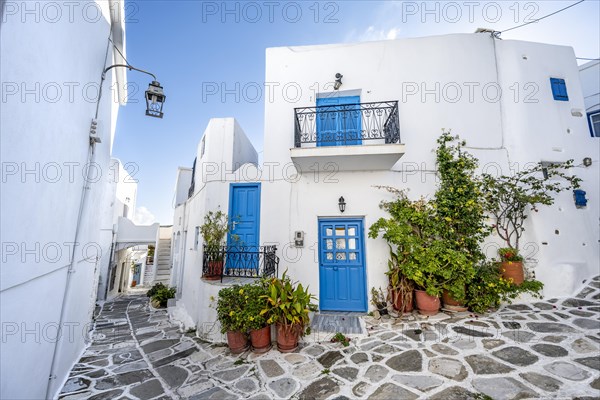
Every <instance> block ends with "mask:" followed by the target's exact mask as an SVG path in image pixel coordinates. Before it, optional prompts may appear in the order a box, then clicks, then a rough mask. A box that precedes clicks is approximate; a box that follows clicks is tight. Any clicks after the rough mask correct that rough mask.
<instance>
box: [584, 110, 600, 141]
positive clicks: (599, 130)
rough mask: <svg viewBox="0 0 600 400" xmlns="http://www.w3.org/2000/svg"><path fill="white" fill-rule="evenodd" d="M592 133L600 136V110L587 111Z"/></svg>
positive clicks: (593, 135) (594, 135)
mask: <svg viewBox="0 0 600 400" xmlns="http://www.w3.org/2000/svg"><path fill="white" fill-rule="evenodd" d="M587 117H588V125H589V127H590V135H592V137H600V110H596V111H591V112H589V113H587Z"/></svg>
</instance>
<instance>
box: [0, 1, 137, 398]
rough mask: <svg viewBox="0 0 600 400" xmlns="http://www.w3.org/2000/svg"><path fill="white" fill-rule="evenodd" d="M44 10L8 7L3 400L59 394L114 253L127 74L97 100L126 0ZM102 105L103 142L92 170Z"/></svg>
mask: <svg viewBox="0 0 600 400" xmlns="http://www.w3.org/2000/svg"><path fill="white" fill-rule="evenodd" d="M36 4H37V5H36ZM36 4H33V3H31V4H29V3H28V4H27V5H26V4H25V3H16V2H12V3H11V4H8V2H3V3H2V5H1V6H2V7H4V9H3V22H2V27H1V31H2V35H1V39H0V46H1V48H2V58H1V61H0V63H1V67H0V74H1V82H2V96H3V99H2V119H1V120H0V125H1V128H0V130H1V131H2V145H1V148H2V150H1V152H2V195H1V196H2V201H1V203H2V206H1V207H2V212H1V214H2V223H1V225H2V228H1V231H2V272H1V274H2V275H1V276H2V279H1V280H0V303H1V308H2V311H1V313H0V314H1V322H2V344H1V347H2V350H1V352H0V353H1V371H2V372H1V374H2V375H1V379H0V381H1V388H0V397H2V398H7V399H8V398H10V399H41V398H53V397H56V396H57V391H58V390H59V389H60V388H61V387H62V385H63V383H64V381H65V380H66V378H67V374H68V372H69V370H70V368H71V366H72V365H73V363H74V362H75V361H76V360H77V359H78V358H79V355H80V353H81V352H82V351H83V349H84V347H85V345H86V338H87V334H88V332H89V330H90V328H91V325H90V322H91V320H92V319H91V317H92V312H93V310H94V304H95V301H96V294H97V290H98V285H99V276H100V271H101V270H105V269H106V268H107V267H108V262H109V257H110V249H111V242H112V232H113V203H114V195H115V188H114V180H115V173H116V171H115V170H114V168H112V167H113V166H114V164H112V163H111V158H110V154H111V147H112V143H113V138H114V130H115V125H116V120H117V112H118V109H119V106H120V104H121V102H123V101H124V98H125V91H124V88H126V83H127V82H126V80H125V78H126V75H125V71H123V70H121V71H117V70H112V71H111V72H109V73H108V74H107V76H106V80H105V81H104V84H103V89H104V95H103V96H102V97H101V99H100V101H99V103H98V88H99V86H100V80H101V73H102V71H103V69H104V68H105V67H106V66H109V65H111V64H113V63H121V62H122V57H121V56H120V55H119V53H118V52H117V51H116V49H115V47H116V48H118V49H119V50H120V51H121V52H122V53H123V54H125V46H124V43H125V31H124V22H123V16H124V12H123V2H122V1H120V0H118V1H111V2H106V1H97V2H94V1H90V2H87V3H85V4H78V5H76V6H75V7H76V8H75V11H77V12H74V13H73V18H72V19H70V18H69V9H68V8H67V7H68V5H64V7H65V8H63V9H61V10H60V11H61V15H62V18H59V19H58V20H56V19H54V16H53V17H52V21H50V20H49V19H48V18H40V15H39V11H38V14H37V16H36V11H35V9H36V7H37V9H38V10H40V9H41V7H42V5H43V4H41V3H36ZM56 5H57V6H58V7H62V6H61V5H59V4H58V3H56ZM71 6H73V5H71ZM77 6H78V7H79V8H77ZM20 7H28V9H29V10H34V11H33V12H31V11H30V12H29V13H25V12H24V10H22V9H20ZM81 7H86V8H87V9H89V11H90V14H88V15H91V16H94V17H93V18H92V17H88V15H85V14H82V12H81ZM53 15H54V14H53ZM109 34H110V35H111V37H112V39H113V42H114V47H113V46H112V45H109V44H110V43H109V41H108V38H109ZM97 104H98V110H97V122H98V124H97V129H96V131H97V134H98V136H99V137H100V139H101V142H100V143H96V145H95V146H94V151H93V156H92V158H91V160H92V161H91V162H90V158H88V156H89V154H90V153H89V152H90V148H91V147H92V146H90V138H89V135H90V124H91V121H92V119H93V118H94V117H95V115H96V106H97ZM89 169H93V171H92V172H90V173H89V175H88V170H89ZM86 175H87V176H89V177H90V178H89V182H90V183H89V184H88V185H87V189H85V190H84V189H83V188H84V181H85V178H86ZM83 191H86V192H87V194H86V195H85V196H82V192H83ZM83 197H85V201H82V198H83ZM82 203H83V204H84V206H83V207H82V210H81V211H82V213H81V217H80V218H78V215H79V209H80V204H82ZM78 221H79V223H78ZM78 226H79V234H76V231H77V227H78ZM75 242H76V243H77V244H74V243H75ZM73 249H74V252H73ZM72 253H73V254H74V258H73V262H71V254H72ZM59 328H61V331H60V335H58V337H57V331H58V329H59Z"/></svg>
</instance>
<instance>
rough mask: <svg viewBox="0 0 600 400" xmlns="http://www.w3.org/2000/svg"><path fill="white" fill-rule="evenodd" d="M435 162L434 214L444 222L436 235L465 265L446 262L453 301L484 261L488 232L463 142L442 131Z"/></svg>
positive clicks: (472, 164) (478, 183) (478, 186)
mask: <svg viewBox="0 0 600 400" xmlns="http://www.w3.org/2000/svg"><path fill="white" fill-rule="evenodd" d="M437 143H438V147H437V150H436V165H437V171H438V176H439V178H440V183H439V186H438V189H437V191H436V193H435V198H434V200H433V202H434V206H435V216H436V218H438V219H439V220H440V221H441V222H442V223H443V225H444V229H442V230H440V231H439V232H438V234H439V235H440V236H441V237H442V238H444V244H445V245H446V246H449V247H450V248H452V249H453V250H456V251H459V252H461V253H463V255H464V256H465V257H464V258H465V264H463V265H459V264H456V263H449V264H448V267H449V268H452V269H453V271H452V274H451V276H449V279H447V280H446V281H445V283H444V284H443V287H444V289H446V290H448V291H449V292H450V293H451V294H452V297H454V298H455V299H456V300H463V299H464V298H465V286H466V285H467V284H468V283H469V281H470V280H471V279H472V278H473V276H474V275H475V266H476V265H477V264H479V263H480V262H481V261H483V260H485V254H484V253H483V252H482V251H481V243H482V242H483V241H484V239H485V238H486V236H488V235H489V234H490V229H489V227H488V226H487V225H486V216H485V211H484V203H483V201H482V200H481V198H482V190H481V186H482V185H481V181H480V179H478V177H477V176H476V174H475V170H476V168H477V165H478V160H477V158H475V157H474V156H472V155H471V154H469V153H468V152H466V151H465V150H464V146H466V142H465V141H464V140H460V138H459V136H452V135H451V134H450V132H446V131H444V132H443V133H442V135H441V136H440V137H439V138H438V140H437Z"/></svg>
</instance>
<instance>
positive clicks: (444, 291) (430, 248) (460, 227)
mask: <svg viewBox="0 0 600 400" xmlns="http://www.w3.org/2000/svg"><path fill="white" fill-rule="evenodd" d="M437 143H438V147H437V150H436V167H437V174H438V177H439V178H440V179H439V183H438V187H437V190H436V192H435V196H434V197H433V198H423V197H422V198H420V199H417V200H414V199H409V197H408V196H407V193H406V191H403V190H399V189H396V188H392V187H381V188H383V189H385V190H387V191H388V192H390V193H392V194H393V195H395V196H396V199H394V200H392V201H383V202H382V203H381V208H382V209H383V210H384V211H387V212H388V214H389V217H388V218H380V219H379V220H378V221H376V222H375V223H374V224H373V225H372V226H371V227H370V230H369V236H370V237H371V238H377V237H379V236H380V235H381V236H382V237H383V238H384V239H385V240H386V241H387V242H388V245H389V246H390V260H389V262H388V271H387V272H386V274H387V275H388V278H389V288H388V295H389V297H390V298H389V301H390V303H392V304H393V305H394V308H395V309H396V310H398V311H399V312H410V310H411V307H412V305H413V295H414V300H415V305H416V307H417V309H418V310H419V313H421V314H424V315H433V314H435V313H437V312H438V310H439V309H440V307H441V302H440V298H441V300H442V301H443V304H444V309H446V310H450V311H466V310H467V309H471V310H472V311H474V312H478V313H479V312H486V311H487V310H488V309H490V308H494V307H497V306H498V305H499V304H500V302H510V301H511V300H513V299H515V298H516V297H517V296H518V295H519V294H520V293H523V292H529V293H530V294H532V295H534V296H539V292H540V291H541V289H542V288H543V284H542V283H541V282H538V281H536V280H525V274H524V271H523V257H522V256H520V255H519V241H520V238H521V237H522V235H523V232H524V220H525V219H526V218H527V217H528V215H527V212H528V211H529V210H533V211H537V208H536V207H537V206H538V205H551V204H552V203H553V201H554V198H553V195H554V194H556V193H559V192H561V191H563V190H570V189H574V188H577V187H578V185H579V182H580V181H581V179H579V178H577V177H575V176H569V175H567V174H566V172H565V171H566V170H567V169H569V168H572V167H573V166H574V164H573V160H570V161H567V162H564V163H557V164H552V165H542V164H539V165H536V166H533V167H531V168H528V169H524V170H522V171H519V172H517V173H515V174H512V175H509V176H499V177H498V176H491V175H487V174H481V175H477V173H476V171H477V167H478V160H477V159H476V158H475V157H473V156H472V155H471V154H469V153H468V151H466V142H465V141H462V140H460V139H459V137H458V136H452V135H450V133H449V132H444V133H443V134H442V135H441V136H440V137H439V138H438V140H437ZM548 178H555V179H554V180H551V179H548ZM559 181H560V182H559ZM490 219H491V223H488V221H489V220H490ZM492 231H495V232H496V233H497V235H498V237H500V238H501V239H502V240H503V241H504V242H505V245H506V246H507V247H506V248H501V249H499V251H498V254H499V256H500V259H499V262H496V261H495V260H492V261H488V260H487V257H486V254H484V252H483V250H482V243H483V242H484V240H485V239H486V237H487V236H489V234H490V233H491V232H492ZM372 303H373V304H374V305H375V306H377V303H378V300H377V299H376V296H373V300H372Z"/></svg>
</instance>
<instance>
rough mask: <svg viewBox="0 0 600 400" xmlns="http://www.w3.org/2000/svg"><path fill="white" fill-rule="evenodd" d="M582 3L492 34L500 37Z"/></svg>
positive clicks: (580, 1)
mask: <svg viewBox="0 0 600 400" xmlns="http://www.w3.org/2000/svg"><path fill="white" fill-rule="evenodd" d="M584 1H585V0H579V1H578V2H576V3H573V4H571V5H569V6H567V7H564V8H561V9H560V10H556V11H554V12H553V13H550V14H548V15H544V16H543V17H540V18H537V19H534V20H533V21H529V22H525V23H524V24H521V25H517V26H513V27H512V28H508V29H505V30H503V31H497V32H494V33H497V34H498V36H500V34H501V33H504V32H508V31H512V30H513V29H517V28H521V27H523V26H526V25H529V24H533V23H534V22H538V21H541V20H543V19H545V18H548V17H551V16H553V15H556V14H558V13H560V12H563V11H565V10H568V9H569V8H571V7H575V6H576V5H578V4H581V3H583V2H584ZM496 37H497V36H496Z"/></svg>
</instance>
